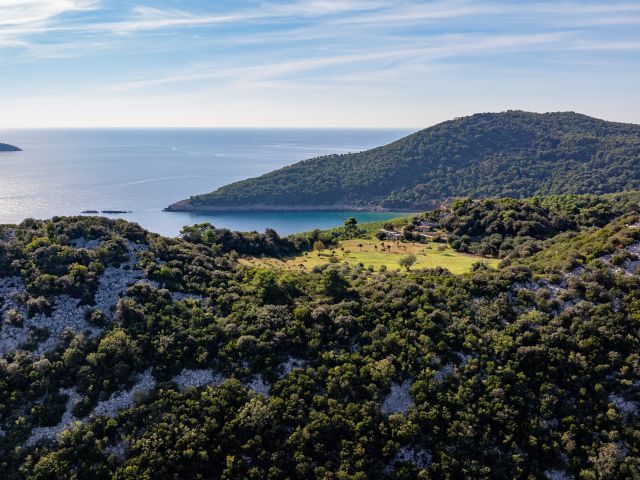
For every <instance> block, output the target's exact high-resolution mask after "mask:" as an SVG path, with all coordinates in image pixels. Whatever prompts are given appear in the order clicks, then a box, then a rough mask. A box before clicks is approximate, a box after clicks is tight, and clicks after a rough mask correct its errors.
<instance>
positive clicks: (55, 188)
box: [0, 129, 410, 236]
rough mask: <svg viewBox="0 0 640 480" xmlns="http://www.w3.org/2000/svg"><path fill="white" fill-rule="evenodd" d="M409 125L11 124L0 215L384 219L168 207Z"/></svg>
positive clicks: (391, 135)
mask: <svg viewBox="0 0 640 480" xmlns="http://www.w3.org/2000/svg"><path fill="white" fill-rule="evenodd" d="M408 133H410V132H409V131H407V130H364V129H358V130H330V129H313V130H307V129H274V130H268V129H101V130H89V129H87V130H5V131H0V142H5V143H11V144H14V145H18V146H19V147H21V148H23V150H24V151H23V152H7V153H2V152H0V223H18V222H20V221H22V220H24V219H25V218H50V217H52V216H54V215H78V214H80V212H82V211H83V210H126V211H131V212H132V213H128V214H121V215H109V216H111V217H121V218H125V219H127V220H130V221H134V222H138V223H139V224H140V225H142V226H143V227H145V228H147V229H149V230H151V231H153V232H157V233H161V234H163V235H171V236H175V235H177V234H178V232H179V231H180V229H181V228H182V226H184V225H188V224H194V223H201V222H210V223H213V224H214V225H216V226H219V227H227V228H231V229H234V230H258V231H262V230H264V229H265V228H267V227H271V228H275V229H276V230H277V231H278V232H280V233H281V234H289V233H294V232H300V231H307V230H312V229H314V228H329V227H332V226H336V225H339V224H341V223H342V222H344V220H345V219H346V218H348V217H349V216H355V217H356V218H357V219H358V220H359V221H361V222H362V221H368V220H369V221H370V220H383V219H388V218H392V217H394V216H397V215H398V214H394V213H367V212H358V213H352V212H272V213H270V212H255V213H251V212H242V213H220V214H213V213H189V212H163V211H162V209H163V208H164V207H166V206H168V205H170V204H171V203H174V202H176V201H178V200H181V199H183V198H187V197H189V196H190V195H194V194H199V193H205V192H209V191H211V190H214V189H215V188H217V187H220V186H222V185H225V184H227V183H230V182H234V181H237V180H242V179H244V178H248V177H253V176H257V175H261V174H263V173H266V172H268V171H271V170H273V169H276V168H279V167H283V166H285V165H289V164H291V163H294V162H297V161H299V160H304V159H306V158H311V157H314V156H317V155H322V154H329V153H346V152H355V151H360V150H365V149H368V148H372V147H375V146H379V145H383V144H385V143H388V142H390V141H393V140H396V139H398V138H400V137H402V136H404V135H406V134H408Z"/></svg>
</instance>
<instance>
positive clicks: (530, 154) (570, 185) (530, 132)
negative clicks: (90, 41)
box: [166, 111, 640, 211]
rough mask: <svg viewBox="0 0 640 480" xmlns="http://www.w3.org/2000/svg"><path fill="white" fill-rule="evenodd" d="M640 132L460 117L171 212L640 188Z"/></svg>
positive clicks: (419, 204)
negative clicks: (368, 148)
mask: <svg viewBox="0 0 640 480" xmlns="http://www.w3.org/2000/svg"><path fill="white" fill-rule="evenodd" d="M639 160H640V126H639V125H633V124H623V123H615V122H608V121H604V120H599V119H596V118H592V117H588V116H586V115H581V114H578V113H574V112H555V113H543V114H539V113H529V112H523V111H507V112H502V113H479V114H475V115H472V116H469V117H463V118H456V119H454V120H451V121H447V122H444V123H441V124H438V125H435V126H433V127H430V128H427V129H425V130H421V131H419V132H417V133H414V134H412V135H409V136H407V137H405V138H402V139H400V140H397V141H395V142H393V143H391V144H389V145H386V146H383V147H378V148H374V149H372V150H367V151H364V152H360V153H349V154H343V155H327V156H323V157H317V158H313V159H310V160H305V161H302V162H299V163H296V164H294V165H291V166H288V167H284V168H281V169H279V170H275V171H273V172H270V173H267V174H265V175H262V176H260V177H256V178H250V179H247V180H242V181H240V182H236V183H232V184H230V185H226V186H224V187H221V188H219V189H217V190H215V191H214V192H211V193H207V194H203V195H197V196H193V197H191V198H189V199H186V200H182V201H179V202H177V203H174V204H173V205H171V206H169V207H167V208H166V210H167V211H193V210H200V211H256V210H265V211H305V210H368V211H385V210H386V211H389V210H397V211H402V210H404V211H411V210H414V211H415V210H420V209H429V208H433V207H436V206H438V205H440V204H441V203H442V202H443V201H446V200H448V199H451V198H455V197H461V196H469V197H472V198H482V197H487V196H497V197H507V196H509V197H516V198H525V197H529V196H533V195H548V194H564V193H576V194H579V193H596V194H603V193H609V192H616V191H622V190H629V189H637V188H640V162H639Z"/></svg>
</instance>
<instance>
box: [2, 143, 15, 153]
mask: <svg viewBox="0 0 640 480" xmlns="http://www.w3.org/2000/svg"><path fill="white" fill-rule="evenodd" d="M19 151H20V149H19V148H18V147H14V146H13V145H9V144H8V143H0V152H19Z"/></svg>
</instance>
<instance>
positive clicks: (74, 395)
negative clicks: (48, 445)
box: [25, 388, 82, 447]
mask: <svg viewBox="0 0 640 480" xmlns="http://www.w3.org/2000/svg"><path fill="white" fill-rule="evenodd" d="M60 393H61V394H65V395H68V397H69V398H68V399H67V404H66V408H65V411H64V413H63V414H62V418H61V419H60V422H58V424H57V425H55V426H53V427H36V428H34V429H33V430H31V436H30V437H29V438H28V439H27V441H26V442H25V446H27V447H30V446H32V445H34V444H36V443H37V442H39V441H40V440H53V439H55V438H56V436H57V435H58V433H60V432H62V431H63V430H66V429H67V428H69V427H70V426H71V425H72V424H73V423H75V422H78V421H80V420H78V419H77V418H76V416H75V415H74V414H73V413H72V410H73V407H74V406H75V404H76V403H78V402H79V401H80V400H81V398H82V397H81V396H80V394H78V392H77V391H76V389H75V388H66V389H64V388H61V389H60Z"/></svg>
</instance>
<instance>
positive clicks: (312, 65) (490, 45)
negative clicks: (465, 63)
mask: <svg viewBox="0 0 640 480" xmlns="http://www.w3.org/2000/svg"><path fill="white" fill-rule="evenodd" d="M568 36H569V34H568V33H566V32H559V33H544V34H531V35H497V36H484V37H483V36H478V35H441V36H438V37H435V38H432V39H430V41H429V42H428V44H427V45H423V46H414V47H411V48H392V49H381V50H380V49H376V50H374V51H367V52H365V53H357V54H345V55H325V56H319V57H315V58H309V59H303V60H296V61H285V62H272V63H266V64H265V63H262V64H257V65H250V66H245V67H240V68H238V67H225V66H222V65H200V66H197V67H196V68H195V69H190V70H189V71H185V70H184V69H182V70H181V71H180V72H177V73H176V72H172V73H169V74H165V75H155V76H154V77H152V78H146V79H135V80H131V81H126V82H118V83H115V84H111V85H108V86H107V88H109V89H112V90H131V89H139V88H145V87H151V86H158V85H166V84H172V83H180V82H193V81H202V80H231V81H242V82H259V81H266V80H269V79H274V78H282V77H284V76H292V75H296V74H299V73H301V72H308V71H311V70H318V69H326V68H329V67H332V68H333V67H338V66H341V65H346V66H349V67H354V66H356V65H361V64H371V65H372V67H373V68H374V69H375V68H377V67H378V66H379V65H380V62H389V61H400V60H411V61H412V64H413V65H424V64H425V63H428V62H431V61H434V60H439V59H444V58H451V57H455V56H459V55H478V54H487V53H489V52H495V51H497V50H502V51H507V50H508V51H517V50H521V49H523V48H525V49H526V48H540V47H543V46H545V45H547V46H549V47H551V46H554V45H557V42H559V41H562V40H564V39H566V38H567V37H568ZM554 48H555V47H554ZM364 75H368V73H366V72H363V74H362V76H361V80H366V78H364Z"/></svg>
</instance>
